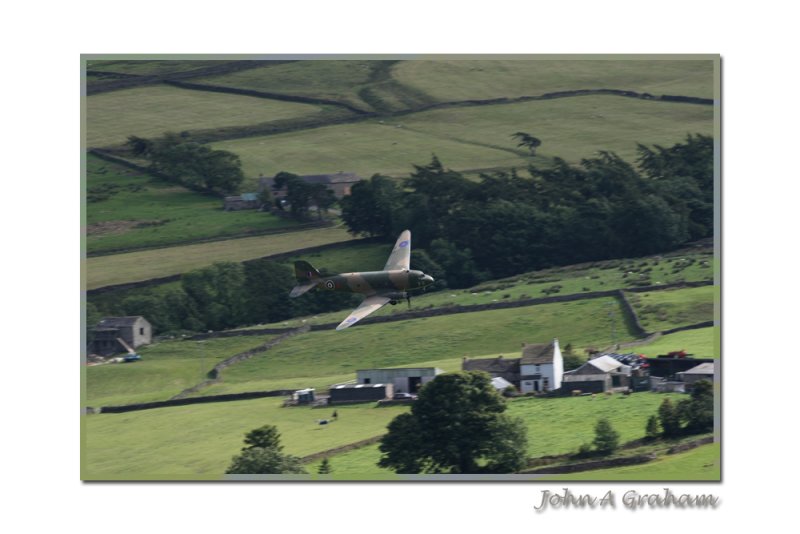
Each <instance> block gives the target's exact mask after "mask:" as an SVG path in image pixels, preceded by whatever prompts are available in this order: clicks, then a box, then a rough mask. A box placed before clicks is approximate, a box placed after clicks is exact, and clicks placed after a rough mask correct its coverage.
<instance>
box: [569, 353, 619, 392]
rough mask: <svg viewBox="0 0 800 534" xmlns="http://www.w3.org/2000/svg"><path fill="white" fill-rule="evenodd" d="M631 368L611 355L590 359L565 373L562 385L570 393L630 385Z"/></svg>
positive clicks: (608, 389)
mask: <svg viewBox="0 0 800 534" xmlns="http://www.w3.org/2000/svg"><path fill="white" fill-rule="evenodd" d="M630 374H631V368H630V366H628V365H623V364H622V363H620V362H618V361H617V360H615V359H614V358H612V357H611V356H600V357H598V358H594V359H593V360H589V361H588V362H586V363H585V364H583V365H581V366H580V367H578V368H577V369H574V370H572V371H567V372H566V373H564V380H563V382H562V384H561V387H562V388H563V389H564V390H565V391H566V392H567V393H568V392H570V391H575V390H578V391H581V392H583V393H602V392H604V391H610V390H612V389H614V388H628V387H630Z"/></svg>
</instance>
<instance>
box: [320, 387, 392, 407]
mask: <svg viewBox="0 0 800 534" xmlns="http://www.w3.org/2000/svg"><path fill="white" fill-rule="evenodd" d="M392 395H394V386H392V384H339V385H336V386H331V389H330V398H329V399H328V403H329V404H336V403H344V402H374V401H379V400H384V399H390V398H392Z"/></svg>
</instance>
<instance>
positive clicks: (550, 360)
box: [519, 339, 564, 393]
mask: <svg viewBox="0 0 800 534" xmlns="http://www.w3.org/2000/svg"><path fill="white" fill-rule="evenodd" d="M519 364H520V388H519V389H520V392H521V393H531V392H538V391H551V390H556V389H559V388H560V387H561V380H562V375H563V374H564V360H563V358H562V357H561V348H560V347H559V346H558V340H557V339H554V340H553V342H552V343H549V344H531V345H528V344H524V345H522V358H520V362H519Z"/></svg>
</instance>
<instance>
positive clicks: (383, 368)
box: [356, 367, 444, 374]
mask: <svg viewBox="0 0 800 534" xmlns="http://www.w3.org/2000/svg"><path fill="white" fill-rule="evenodd" d="M367 371H434V372H436V371H438V372H439V373H443V372H444V371H442V370H441V369H439V368H438V367H376V368H373V369H356V372H357V373H361V372H367ZM437 374H438V373H437Z"/></svg>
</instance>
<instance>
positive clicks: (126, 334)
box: [91, 315, 153, 356]
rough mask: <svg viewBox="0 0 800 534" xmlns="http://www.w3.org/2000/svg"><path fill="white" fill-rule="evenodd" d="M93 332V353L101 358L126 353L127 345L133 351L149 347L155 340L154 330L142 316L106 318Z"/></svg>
mask: <svg viewBox="0 0 800 534" xmlns="http://www.w3.org/2000/svg"><path fill="white" fill-rule="evenodd" d="M93 332H94V341H92V347H91V351H92V353H94V354H99V355H101V356H110V355H111V354H116V353H119V352H126V351H127V349H126V347H125V344H127V345H128V346H130V347H131V348H133V349H135V348H136V347H139V346H141V345H148V344H150V343H151V341H152V339H153V328H152V327H151V326H150V323H149V322H148V321H147V319H145V318H144V317H142V316H141V315H136V316H132V317H104V318H103V319H101V320H100V322H99V323H97V325H95V327H94V329H93ZM120 340H121V341H120Z"/></svg>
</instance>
